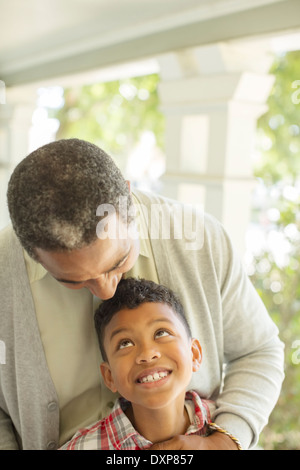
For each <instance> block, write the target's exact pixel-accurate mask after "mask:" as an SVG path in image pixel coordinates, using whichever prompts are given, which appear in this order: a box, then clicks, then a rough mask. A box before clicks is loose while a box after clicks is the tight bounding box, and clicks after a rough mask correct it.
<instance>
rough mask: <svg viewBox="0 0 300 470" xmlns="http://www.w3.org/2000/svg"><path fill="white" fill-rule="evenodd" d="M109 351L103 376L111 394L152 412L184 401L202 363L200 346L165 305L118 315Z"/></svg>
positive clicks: (110, 327)
mask: <svg viewBox="0 0 300 470" xmlns="http://www.w3.org/2000/svg"><path fill="white" fill-rule="evenodd" d="M104 349H105V351H106V354H107V358H108V362H105V363H102V364H101V373H102V375H103V378H104V380H105V383H106V385H107V386H108V388H110V389H111V390H112V391H113V392H115V391H118V392H119V393H120V394H121V395H122V396H123V397H125V398H126V399H127V400H129V401H131V402H132V403H134V405H135V406H136V407H143V408H147V409H149V408H151V409H157V408H162V407H164V406H168V405H170V404H175V402H176V401H177V400H179V401H182V399H183V397H184V396H185V391H186V389H187V387H188V385H189V382H190V379H191V375H192V372H193V371H196V370H197V369H198V367H199V366H200V363H201V359H202V353H201V346H200V344H199V342H198V341H197V340H196V339H194V338H193V339H192V338H189V337H188V335H187V333H186V331H185V328H184V326H183V325H182V322H181V320H180V319H179V318H178V316H177V315H176V314H175V313H174V312H173V310H172V309H171V307H169V305H167V304H162V303H143V304H141V305H140V306H139V307H137V308H135V309H126V308H125V309H122V310H121V311H119V312H118V313H116V314H115V315H114V316H113V318H112V319H111V321H110V322H109V324H108V325H107V326H106V328H105V339H104Z"/></svg>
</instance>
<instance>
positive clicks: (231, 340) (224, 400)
mask: <svg viewBox="0 0 300 470" xmlns="http://www.w3.org/2000/svg"><path fill="white" fill-rule="evenodd" d="M221 240H222V242H223V243H222V244H223V246H222V244H220V248H221V250H222V253H223V259H222V258H221V259H222V261H223V263H220V264H219V279H220V287H221V296H222V306H223V340H224V360H225V363H226V368H225V376H224V386H223V390H222V391H221V393H220V395H219V397H218V398H217V400H216V406H217V409H216V411H215V413H214V415H213V417H212V419H213V421H215V422H216V423H217V424H218V425H219V426H221V427H222V428H224V429H226V430H227V431H229V432H230V433H231V434H233V435H236V437H237V438H238V439H239V440H240V441H241V443H242V446H243V448H249V447H251V446H253V445H255V444H256V443H257V441H258V437H259V434H260V432H261V430H262V429H263V427H264V426H265V425H266V424H267V422H268V418H269V415H270V413H271V412H272V410H273V408H274V406H275V404H276V402H277V400H278V397H279V394H280V390H281V385H282V381H283V378H284V372H283V371H284V345H283V343H282V342H281V341H280V339H279V337H278V329H277V327H276V325H275V324H274V322H273V321H272V320H271V318H270V316H269V314H268V312H267V310H266V308H265V306H264V304H263V302H262V301H261V299H260V297H259V295H258V294H257V292H256V291H255V289H254V286H253V284H252V283H251V281H250V280H249V278H248V276H247V274H246V272H245V270H244V267H243V265H242V263H241V261H240V259H239V257H238V256H237V254H236V253H235V251H234V249H233V248H232V245H231V241H230V239H229V238H228V236H227V234H226V232H224V231H223V233H222V239H221Z"/></svg>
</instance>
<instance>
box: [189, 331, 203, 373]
mask: <svg viewBox="0 0 300 470" xmlns="http://www.w3.org/2000/svg"><path fill="white" fill-rule="evenodd" d="M191 351H192V360H193V372H197V370H199V367H200V364H201V362H202V348H201V345H200V343H199V341H198V340H197V339H196V338H192V344H191Z"/></svg>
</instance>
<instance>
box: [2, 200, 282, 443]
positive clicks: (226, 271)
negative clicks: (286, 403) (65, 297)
mask: <svg viewBox="0 0 300 470" xmlns="http://www.w3.org/2000/svg"><path fill="white" fill-rule="evenodd" d="M136 196H137V198H138V200H139V201H140V202H141V204H142V207H143V208H144V210H145V211H146V212H147V213H148V214H149V215H150V214H151V207H154V206H153V204H154V205H155V207H156V209H157V208H158V207H160V208H161V209H160V210H161V212H162V217H161V218H159V217H154V216H152V217H149V220H150V219H151V224H152V227H151V228H149V230H150V231H151V230H152V240H151V244H152V250H153V254H154V259H155V263H156V267H157V272H158V276H159V280H160V282H161V283H162V284H165V285H167V286H169V287H170V288H172V289H173V290H174V291H175V292H177V294H178V295H179V297H180V298H181V300H182V302H183V305H184V307H185V311H186V315H187V318H188V321H189V323H190V326H191V328H192V333H193V336H195V337H197V338H198V339H199V340H200V343H201V345H202V350H203V363H202V365H201V367H200V370H199V371H198V372H197V373H194V375H193V379H192V382H191V384H190V388H193V389H195V390H197V391H198V393H199V394H200V395H201V396H202V397H206V398H211V399H213V400H215V401H216V405H217V409H216V412H215V415H214V416H213V420H214V421H215V422H216V423H217V424H219V425H220V426H222V427H224V428H225V429H227V430H228V431H229V432H231V433H232V434H233V435H235V436H236V437H238V438H239V439H240V441H241V443H242V445H243V447H244V448H249V447H251V446H253V445H255V443H256V442H257V439H258V436H259V433H260V432H261V430H262V428H263V427H264V426H265V425H266V423H267V421H268V417H269V415H270V413H271V411H272V409H273V407H274V406H275V404H276V402H277V399H278V396H279V393H280V388H281V384H282V380H283V344H282V343H281V341H280V340H279V338H278V330H277V328H276V326H275V325H274V323H273V322H272V321H271V319H270V317H269V315H268V313H267V312H266V309H265V307H264V305H263V304H262V302H261V300H260V298H259V296H258V295H257V293H256V291H255V290H254V288H253V286H252V284H251V282H250V281H249V279H248V277H247V275H246V274H245V272H244V270H243V268H242V265H241V263H240V261H239V259H238V257H237V256H236V254H235V252H234V250H233V248H232V246H231V242H230V240H229V238H228V236H227V234H226V232H225V231H224V229H223V227H222V226H221V224H220V223H219V222H217V221H216V220H215V219H213V218H212V217H210V216H208V215H203V214H202V213H200V212H199V213H197V212H193V214H192V217H193V220H194V225H193V226H194V227H196V223H197V224H198V225H197V234H198V235H197V246H196V247H193V246H192V245H191V243H192V242H191V240H190V239H189V236H190V233H186V230H184V227H183V226H184V223H185V222H184V220H183V218H182V217H181V211H180V210H178V207H179V206H178V205H175V206H174V202H173V201H169V200H166V199H163V198H160V197H157V196H153V195H149V194H148V195H147V194H146V193H141V192H136ZM174 207H176V210H174ZM189 216H190V214H189ZM160 221H162V223H163V225H164V227H165V228H166V227H167V230H166V231H165V232H159V231H158V230H157V224H159V223H160ZM169 223H170V227H169ZM179 227H183V230H182V233H183V235H185V236H186V239H184V238H182V237H180V236H179V235H178V233H179V232H180V231H179V232H178V228H179ZM174 228H175V232H174ZM159 233H161V237H160V239H158V237H157V236H156V235H157V234H159ZM168 233H170V234H171V236H172V238H171V239H168V236H167V235H168ZM174 233H175V235H174ZM191 248H193V249H191ZM0 266H1V270H0V289H1V290H0V292H1V304H0V341H1V345H2V346H3V345H5V352H6V358H5V361H3V360H2V361H0V449H15V448H22V449H55V448H57V446H58V441H59V408H58V406H57V402H58V400H57V394H56V390H55V388H54V385H53V382H52V379H51V376H50V373H49V370H48V366H47V362H46V358H45V354H44V350H43V344H42V341H41V338H40V334H39V328H38V324H37V319H36V314H35V308H34V303H33V299H32V295H31V290H30V285H29V281H28V277H27V271H26V267H25V261H24V257H23V251H22V248H21V246H20V244H19V241H18V240H17V238H16V236H15V234H14V232H13V230H12V228H11V227H7V228H6V229H4V230H3V231H2V232H1V233H0ZM2 350H3V348H2ZM1 362H5V363H4V364H3V363H2V364H1ZM66 377H67V371H66Z"/></svg>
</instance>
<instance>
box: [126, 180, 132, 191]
mask: <svg viewBox="0 0 300 470" xmlns="http://www.w3.org/2000/svg"><path fill="white" fill-rule="evenodd" d="M126 183H127V186H128V189H129V192H130V193H131V189H130V181H128V180H126Z"/></svg>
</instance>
